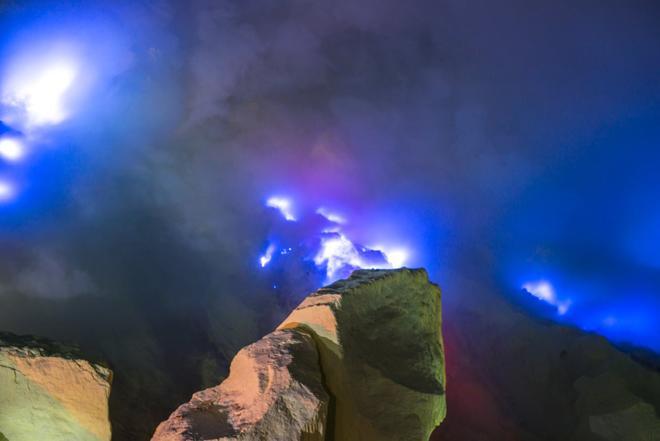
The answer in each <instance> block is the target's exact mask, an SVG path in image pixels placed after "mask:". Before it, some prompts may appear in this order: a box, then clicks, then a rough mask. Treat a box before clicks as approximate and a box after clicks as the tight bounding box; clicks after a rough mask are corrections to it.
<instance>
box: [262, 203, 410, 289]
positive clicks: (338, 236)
mask: <svg viewBox="0 0 660 441" xmlns="http://www.w3.org/2000/svg"><path fill="white" fill-rule="evenodd" d="M265 205H266V207H270V208H275V209H277V210H278V212H279V213H280V215H281V217H282V218H283V219H285V220H286V221H287V222H293V221H298V223H297V224H296V225H298V226H299V232H300V234H302V236H306V237H302V240H300V241H299V242H298V243H294V244H287V245H286V246H281V247H279V248H278V246H276V245H275V243H276V242H280V243H289V242H290V241H287V240H285V241H282V240H281V239H282V238H278V240H277V241H274V240H271V241H269V243H268V245H267V247H266V249H265V251H264V253H263V254H262V255H260V256H259V264H260V266H261V267H262V268H265V267H266V266H269V264H271V262H272V261H274V259H276V258H286V257H287V256H289V255H290V254H292V253H293V252H294V246H295V247H296V248H297V249H298V253H297V254H298V255H299V256H304V259H305V260H306V261H308V262H311V263H312V264H313V265H314V267H315V269H316V270H317V271H319V272H320V273H322V274H323V277H322V282H323V283H331V282H333V281H335V280H338V279H341V278H345V277H347V276H348V275H350V273H351V272H352V271H354V270H355V269H359V268H373V269H376V268H399V267H402V266H404V265H405V264H406V263H407V262H408V261H409V258H410V256H411V252H410V250H409V249H408V248H407V247H405V246H403V245H394V246H382V245H376V246H365V245H362V244H360V243H359V242H356V241H355V240H353V239H352V238H351V237H350V234H349V233H348V232H346V231H344V229H345V228H346V227H347V226H348V225H349V221H348V219H347V218H346V217H344V216H342V215H339V214H337V213H336V212H334V211H331V210H329V209H327V208H325V207H319V208H317V209H316V210H315V211H314V213H313V214H310V215H309V216H307V217H301V218H300V219H299V218H298V217H296V216H294V214H293V211H292V207H293V201H292V199H291V198H288V197H282V196H277V197H270V198H268V199H267V200H266V204H265ZM289 234H292V233H289ZM294 235H295V234H294ZM388 239H390V240H392V238H391V237H389V238H388Z"/></svg>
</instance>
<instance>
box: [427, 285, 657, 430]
mask: <svg viewBox="0 0 660 441" xmlns="http://www.w3.org/2000/svg"><path fill="white" fill-rule="evenodd" d="M455 291H457V292H459V293H460V296H457V297H456V299H455V300H454V299H450V300H449V301H447V300H446V301H445V302H444V304H443V306H444V307H445V311H446V312H447V317H448V320H446V322H445V325H446V326H445V333H444V337H445V341H446V345H447V347H446V350H447V360H448V364H447V375H448V382H449V389H448V391H447V401H448V409H449V414H448V416H447V419H446V420H445V421H444V422H443V424H442V425H441V426H440V428H439V429H438V431H437V432H436V433H434V436H433V437H432V440H438V441H481V440H489V441H510V440H525V441H551V440H552V441H568V440H570V441H610V440H612V441H614V440H617V441H623V440H639V441H642V440H653V439H660V419H659V418H658V412H660V370H658V367H657V366H655V367H653V366H651V365H649V364H643V363H640V362H639V361H638V360H636V359H634V358H633V357H631V355H630V354H629V353H626V352H624V351H622V350H620V349H619V348H617V347H615V346H613V345H612V344H611V343H609V342H608V341H607V340H606V339H605V338H603V337H600V336H598V335H595V334H590V333H586V332H583V331H581V330H578V329H575V328H571V327H566V326H562V325H558V324H555V323H552V322H550V321H544V320H540V319H536V318H533V317H531V316H530V315H528V314H527V313H526V312H525V311H524V310H522V309H519V308H518V307H516V306H515V305H513V304H512V303H510V302H508V301H507V300H505V298H504V297H503V296H498V295H496V294H495V291H494V290H493V291H491V290H489V289H487V288H484V287H483V286H481V285H480V284H479V283H477V282H471V281H463V282H462V283H460V284H458V285H457V286H456V287H455Z"/></svg>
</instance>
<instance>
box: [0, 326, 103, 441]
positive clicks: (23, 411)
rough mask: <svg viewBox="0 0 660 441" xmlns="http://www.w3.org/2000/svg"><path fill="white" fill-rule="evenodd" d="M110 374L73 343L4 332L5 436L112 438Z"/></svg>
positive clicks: (51, 440) (76, 440)
mask: <svg viewBox="0 0 660 441" xmlns="http://www.w3.org/2000/svg"><path fill="white" fill-rule="evenodd" d="M111 379H112V373H111V371H110V370H109V369H108V368H106V367H104V366H101V365H99V364H96V363H92V362H90V361H87V360H84V359H82V357H81V356H80V354H79V352H78V351H77V349H76V348H74V347H69V346H64V345H59V344H56V343H53V342H51V341H48V340H42V339H36V338H33V337H19V336H16V335H13V334H6V333H0V440H3V441H4V440H7V441H35V440H48V441H109V440H110V438H111V428H110V421H109V419H108V399H109V396H110V385H111Z"/></svg>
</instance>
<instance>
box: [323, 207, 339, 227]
mask: <svg viewBox="0 0 660 441" xmlns="http://www.w3.org/2000/svg"><path fill="white" fill-rule="evenodd" d="M316 214H320V215H321V216H323V217H324V218H326V219H327V220H329V221H330V222H333V223H335V224H340V225H342V224H345V223H346V219H345V218H344V217H343V216H341V215H339V214H337V213H333V212H331V211H330V210H328V209H327V208H325V207H320V208H318V209H317V210H316Z"/></svg>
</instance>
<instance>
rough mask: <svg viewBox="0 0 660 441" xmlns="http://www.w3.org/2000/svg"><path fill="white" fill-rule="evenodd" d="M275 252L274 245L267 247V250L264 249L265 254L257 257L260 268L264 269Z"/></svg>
mask: <svg viewBox="0 0 660 441" xmlns="http://www.w3.org/2000/svg"><path fill="white" fill-rule="evenodd" d="M274 252H275V245H272V244H271V245H268V248H267V249H266V253H264V255H263V256H261V257H259V264H260V265H261V267H262V268H265V267H266V265H268V264H269V263H270V261H271V260H272V259H273V253H274Z"/></svg>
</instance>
